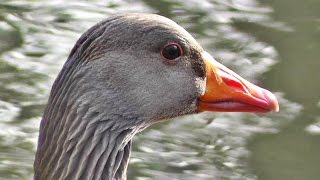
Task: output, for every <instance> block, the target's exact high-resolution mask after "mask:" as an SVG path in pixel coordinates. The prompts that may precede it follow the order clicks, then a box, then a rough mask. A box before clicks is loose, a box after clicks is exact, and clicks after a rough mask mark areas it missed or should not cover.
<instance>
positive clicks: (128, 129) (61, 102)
mask: <svg viewBox="0 0 320 180" xmlns="http://www.w3.org/2000/svg"><path fill="white" fill-rule="evenodd" d="M85 76H86V75H83V74H81V70H77V73H73V71H72V70H70V71H68V75H66V76H64V73H63V71H62V72H61V73H60V75H59V76H58V78H57V80H56V81H55V84H54V85H53V89H52V92H51V96H50V99H49V103H48V106H47V108H46V111H45V113H44V116H43V118H42V121H41V125H40V135H39V143H38V150H37V153H36V159H35V163H34V167H35V176H34V177H35V178H34V179H36V180H58V179H74V180H77V179H90V180H91V179H92V180H95V179H97V180H98V179H99V180H100V179H103V180H123V179H126V171H127V166H128V162H129V156H130V150H131V139H132V137H133V136H134V134H136V133H137V132H138V131H140V129H142V128H143V127H139V126H141V125H139V124H134V123H130V122H140V121H138V120H137V119H134V117H136V116H134V115H132V114H130V113H128V112H124V111H126V109H125V108H124V109H122V111H121V110H119V109H117V108H114V107H117V104H115V102H116V101H115V100H114V99H104V97H107V96H103V95H102V94H99V91H97V89H99V87H98V86H97V87H95V88H92V85H90V84H89V83H88V82H89V81H83V80H84V79H86V77H85ZM65 77H68V79H64V78H65ZM59 83H61V84H59ZM58 87H60V88H58ZM106 91H107V90H105V89H104V92H106ZM114 98H117V97H114ZM117 103H123V102H121V99H120V100H119V99H118V98H117ZM106 110H108V112H106Z"/></svg>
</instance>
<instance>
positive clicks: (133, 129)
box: [34, 14, 205, 180]
mask: <svg viewBox="0 0 320 180" xmlns="http://www.w3.org/2000/svg"><path fill="white" fill-rule="evenodd" d="M170 43H176V44H178V45H179V46H180V47H181V49H182V52H183V53H182V55H181V57H179V58H178V59H177V60H176V61H174V63H168V61H167V60H166V59H165V58H163V56H161V50H162V49H163V48H164V47H165V46H166V45H168V44H170ZM202 51H203V50H202V48H201V47H200V46H199V45H198V43H197V42H196V41H195V40H194V39H193V38H192V37H191V35H190V34H189V33H187V32H186V31H185V30H184V29H183V28H181V27H180V26H179V25H177V24H176V23H174V22H173V21H171V20H169V19H167V18H165V17H162V16H158V15H152V14H127V15H119V16H114V17H111V18H109V19H107V20H105V21H102V22H100V23H98V24H96V25H95V26H93V27H92V28H90V29H89V30H88V31H87V32H85V33H84V34H83V35H82V36H81V37H80V39H79V40H78V41H77V43H76V44H75V46H74V47H73V49H72V51H71V53H70V55H69V57H68V60H67V61H66V63H65V65H64V67H63V69H62V70H61V72H60V74H59V75H58V77H57V79H56V81H55V82H54V85H53V86H52V90H51V94H50V97H49V100H48V105H47V108H46V110H45V112H44V115H43V118H42V121H41V126H40V135H39V143H38V149H37V154H36V159H35V164H34V167H35V179H37V180H57V179H74V180H76V179H85V180H87V179H88V180H89V179H103V180H113V179H119V180H120V179H125V178H126V170H127V165H128V161H129V156H130V149H131V143H132V142H131V139H132V137H133V136H134V135H135V134H136V133H138V132H140V131H142V130H143V129H144V128H146V127H147V126H149V125H150V124H152V123H155V122H158V121H161V120H164V119H169V118H172V117H176V116H179V115H184V114H190V113H194V112H195V111H196V103H197V99H198V97H199V96H201V95H202V94H203V93H204V89H205V67H204V63H203V61H202V60H201V55H200V54H201V52H202Z"/></svg>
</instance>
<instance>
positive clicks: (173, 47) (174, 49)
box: [161, 44, 182, 60]
mask: <svg viewBox="0 0 320 180" xmlns="http://www.w3.org/2000/svg"><path fill="white" fill-rule="evenodd" d="M181 54H182V49H181V47H180V46H179V45H178V44H169V45H167V46H165V47H164V48H163V49H162V51H161V55H162V56H163V57H164V58H166V59H168V60H174V59H177V58H178V57H180V56H181Z"/></svg>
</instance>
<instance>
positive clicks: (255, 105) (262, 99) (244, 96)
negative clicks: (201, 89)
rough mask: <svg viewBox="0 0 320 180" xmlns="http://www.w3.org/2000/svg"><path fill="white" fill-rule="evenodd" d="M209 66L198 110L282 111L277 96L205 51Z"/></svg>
mask: <svg viewBox="0 0 320 180" xmlns="http://www.w3.org/2000/svg"><path fill="white" fill-rule="evenodd" d="M202 56H203V59H204V62H205V65H206V74H207V81H206V91H205V94H204V95H203V96H201V97H200V100H199V104H198V111H200V112H201V111H223V112H255V113H266V112H272V111H275V112H277V111H279V104H278V101H277V99H276V97H275V96H274V95H273V94H272V93H271V92H270V91H268V90H265V89H263V88H260V87H258V86H256V85H254V84H252V83H250V82H248V81H247V80H245V79H243V78H241V77H240V76H239V75H237V74H236V73H234V72H233V71H231V70H230V69H228V68H227V67H225V66H223V65H222V64H220V63H218V62H217V61H215V60H214V59H213V57H212V56H211V55H210V54H208V53H207V52H204V53H203V54H202Z"/></svg>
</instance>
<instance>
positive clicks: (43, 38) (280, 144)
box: [0, 0, 320, 180]
mask: <svg viewBox="0 0 320 180" xmlns="http://www.w3.org/2000/svg"><path fill="white" fill-rule="evenodd" d="M122 12H153V13H158V14H161V15H164V16H166V17H169V18H171V19H173V20H175V21H176V22H178V23H179V24H180V25H181V26H183V27H184V28H186V29H187V30H188V31H189V32H190V33H191V34H192V35H193V36H194V37H195V38H196V39H197V40H198V41H199V42H200V44H201V45H202V46H203V47H204V48H205V49H206V50H207V51H208V52H210V53H211V54H212V55H213V56H214V57H215V58H216V59H217V60H219V61H220V62H222V63H223V64H225V65H227V66H228V67H230V68H231V69H233V70H235V71H236V72H238V73H239V74H240V75H242V76H243V77H245V78H247V79H249V80H251V81H252V82H255V83H256V84H259V85H261V86H263V87H267V88H268V89H270V90H272V91H273V92H277V93H276V94H277V96H278V98H279V101H280V107H281V110H280V112H279V113H274V114H269V115H263V116H262V115H256V114H243V113H204V114H200V115H194V116H188V117H183V118H180V119H177V120H174V121H170V122H166V123H161V124H158V125H155V126H152V127H150V128H148V129H147V130H146V131H144V132H143V133H141V134H139V135H138V136H137V137H135V138H134V147H133V154H132V158H131V161H130V167H129V174H128V179H129V180H131V179H137V180H149V179H156V180H162V179H183V180H185V179H186V180H188V179H190V180H193V179H239V180H240V179H252V180H254V179H266V180H269V179H272V180H277V179H279V180H286V179H290V180H292V179H299V180H300V179H303V180H304V179H306V180H313V179H314V180H316V179H320V168H319V164H320V156H319V155H318V154H319V152H320V136H319V135H320V113H319V112H320V111H319V108H320V82H319V81H320V61H319V57H320V51H319V49H320V1H318V0H306V1H299V0H281V1H275V0H266V1H263V2H262V1H261V2H259V1H255V0H241V1H240V0H239V1H236V0H227V1H226V0H203V1H199V0H198V1H197V0H188V1H183V0H178V1H167V0H145V1H142V0H138V1H133V0H131V1H129V0H127V1H120V0H112V1H107V2H102V1H97V0H92V1H84V0H83V1H76V0H68V1H67V0H65V1H63V0H57V1H49V0H48V1H45V0H33V1H28V0H24V1H10V0H0V179H1V180H2V179H17V180H20V179H31V178H32V174H33V169H32V164H33V159H34V153H35V147H36V142H37V136H38V126H39V121H40V118H41V116H42V111H43V108H44V107H45V104H46V101H47V98H48V94H49V92H50V87H51V84H52V82H53V80H54V78H55V77H56V75H57V73H58V72H59V70H60V68H61V66H62V65H63V63H64V62H65V60H66V58H67V56H68V53H69V51H70V50H71V48H72V46H73V45H74V43H75V42H76V40H77V39H78V38H79V36H80V35H81V33H83V32H84V31H85V30H86V29H87V28H89V27H91V26H92V25H93V24H95V23H97V22H98V21H100V20H102V19H104V18H106V17H108V16H110V15H111V14H116V13H122Z"/></svg>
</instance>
